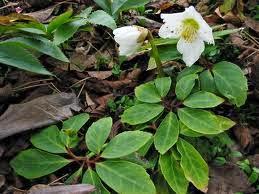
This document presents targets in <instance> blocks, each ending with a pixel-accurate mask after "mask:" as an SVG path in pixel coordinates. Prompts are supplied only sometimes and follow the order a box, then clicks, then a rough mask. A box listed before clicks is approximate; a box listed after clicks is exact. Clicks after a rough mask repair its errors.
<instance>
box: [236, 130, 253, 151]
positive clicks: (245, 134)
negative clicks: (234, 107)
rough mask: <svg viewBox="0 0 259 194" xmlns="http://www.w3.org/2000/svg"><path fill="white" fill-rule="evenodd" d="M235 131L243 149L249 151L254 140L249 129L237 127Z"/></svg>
mask: <svg viewBox="0 0 259 194" xmlns="http://www.w3.org/2000/svg"><path fill="white" fill-rule="evenodd" d="M233 131H234V134H235V136H236V138H237V140H238V142H239V144H240V145H241V147H242V148H243V149H249V147H250V146H252V144H253V138H252V136H251V133H250V130H249V128H248V127H245V126H236V127H234V129H233Z"/></svg>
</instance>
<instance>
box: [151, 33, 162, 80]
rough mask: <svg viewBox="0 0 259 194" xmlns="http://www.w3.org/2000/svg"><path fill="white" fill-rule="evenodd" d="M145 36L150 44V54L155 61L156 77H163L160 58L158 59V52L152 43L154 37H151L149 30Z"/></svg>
mask: <svg viewBox="0 0 259 194" xmlns="http://www.w3.org/2000/svg"><path fill="white" fill-rule="evenodd" d="M147 38H148V41H149V42H150V45H151V49H152V50H151V52H152V56H153V57H154V59H155V62H156V67H157V73H158V77H163V76H164V72H163V67H162V62H161V59H160V56H159V53H158V49H157V46H156V44H155V43H154V37H153V35H152V33H151V32H150V31H148V35H147Z"/></svg>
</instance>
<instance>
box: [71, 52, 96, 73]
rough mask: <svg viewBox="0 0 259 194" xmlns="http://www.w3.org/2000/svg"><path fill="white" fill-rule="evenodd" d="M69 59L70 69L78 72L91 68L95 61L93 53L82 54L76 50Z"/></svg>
mask: <svg viewBox="0 0 259 194" xmlns="http://www.w3.org/2000/svg"><path fill="white" fill-rule="evenodd" d="M69 60H70V70H75V71H78V72H83V71H84V70H85V69H90V68H93V67H94V66H95V64H96V62H97V59H96V56H95V55H82V54H81V53H77V52H74V53H73V54H72V56H71V57H70V59H69ZM66 69H67V68H66Z"/></svg>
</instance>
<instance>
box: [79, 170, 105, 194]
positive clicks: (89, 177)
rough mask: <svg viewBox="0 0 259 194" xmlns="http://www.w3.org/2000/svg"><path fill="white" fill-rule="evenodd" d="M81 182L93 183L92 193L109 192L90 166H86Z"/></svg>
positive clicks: (103, 193) (101, 193) (102, 193)
mask: <svg viewBox="0 0 259 194" xmlns="http://www.w3.org/2000/svg"><path fill="white" fill-rule="evenodd" d="M82 183H86V184H90V185H94V186H95V189H96V191H94V192H92V194H110V192H109V191H108V190H107V189H106V188H105V187H104V186H103V184H102V182H101V180H100V178H99V176H98V175H97V173H96V172H95V171H93V170H92V169H91V168H88V169H87V171H86V172H85V174H84V176H83V180H82Z"/></svg>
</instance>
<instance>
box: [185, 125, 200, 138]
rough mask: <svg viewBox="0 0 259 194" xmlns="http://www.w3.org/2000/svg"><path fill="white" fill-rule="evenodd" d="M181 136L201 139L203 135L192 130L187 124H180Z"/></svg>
mask: <svg viewBox="0 0 259 194" xmlns="http://www.w3.org/2000/svg"><path fill="white" fill-rule="evenodd" d="M180 134H182V135H184V136H187V137H201V136H203V134H201V133H198V132H196V131H193V130H191V129H190V128H188V127H187V126H186V125H185V124H183V123H182V122H180Z"/></svg>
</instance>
